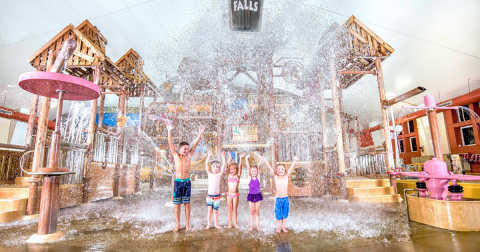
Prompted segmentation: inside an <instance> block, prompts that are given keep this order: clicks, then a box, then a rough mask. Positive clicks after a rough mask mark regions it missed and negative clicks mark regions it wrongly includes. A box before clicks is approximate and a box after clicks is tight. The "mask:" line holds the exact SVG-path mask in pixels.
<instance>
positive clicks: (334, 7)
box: [0, 0, 480, 127]
mask: <svg viewBox="0 0 480 252" xmlns="http://www.w3.org/2000/svg"><path fill="white" fill-rule="evenodd" d="M226 3H227V0H203V1H198V0H182V1H178V0H123V1H121V0H84V1H75V0H45V1H35V0H22V1H7V0H0V93H3V94H4V97H1V96H0V106H2V105H3V100H4V99H5V107H8V108H12V109H19V108H21V107H23V108H28V107H29V104H30V94H29V93H27V92H25V91H23V90H21V89H20V88H18V85H17V79H18V76H19V75H20V74H21V73H22V72H26V71H32V70H34V69H33V68H32V67H31V66H30V65H29V64H28V63H27V62H26V60H27V58H28V57H30V56H31V55H32V54H33V53H34V52H35V51H36V50H38V49H39V48H40V47H41V46H43V45H44V44H45V43H46V42H47V41H48V40H50V39H51V38H52V37H53V36H55V35H56V34H57V33H58V32H59V31H61V30H62V29H63V28H64V27H65V26H67V25H68V24H70V23H72V24H73V25H78V24H80V23H81V22H82V21H84V20H85V19H88V20H89V21H90V22H91V23H92V24H93V25H95V26H97V27H98V28H99V29H100V31H101V33H102V34H103V35H104V36H105V37H106V38H107V40H108V44H107V47H106V54H107V55H108V56H109V57H110V58H111V59H112V60H113V61H116V60H117V59H119V58H120V57H121V56H122V55H123V54H124V53H125V52H127V51H128V50H129V49H130V48H133V49H134V50H136V51H137V52H138V53H139V54H140V55H141V56H142V58H144V60H145V71H146V73H147V75H148V76H150V78H151V79H152V80H153V81H154V83H155V84H156V85H160V84H161V83H162V82H163V81H164V80H165V78H166V75H167V74H169V75H173V74H175V71H176V69H177V67H178V64H179V63H180V61H181V59H182V57H184V56H187V55H183V54H182V52H183V51H182V50H183V49H182V46H185V45H184V44H181V43H180V42H179V41H180V40H182V39H184V38H185V41H187V40H188V38H187V37H186V36H185V34H188V32H189V31H190V30H192V27H196V28H195V29H197V30H202V29H205V30H208V29H209V28H208V27H199V26H201V24H197V23H196V22H198V20H202V19H201V17H202V15H207V14H206V13H209V12H213V14H215V13H217V12H222V10H223V12H224V13H225V11H226ZM292 3H293V4H295V5H296V6H300V7H298V9H297V11H298V12H300V13H302V11H305V13H309V14H311V13H314V14H315V15H318V16H326V17H327V16H328V18H327V19H324V20H323V21H325V20H326V21H325V22H326V23H325V24H323V26H318V27H328V25H329V24H331V23H332V22H333V21H334V22H337V23H338V24H343V23H345V21H346V20H347V19H348V18H349V17H350V16H351V15H355V16H356V17H357V18H358V19H359V20H361V21H362V22H363V23H364V24H365V25H367V26H368V27H369V28H370V29H371V30H373V31H374V32H375V33H376V34H377V35H378V36H379V37H381V38H382V39H383V40H384V41H386V42H387V43H388V44H389V45H390V46H392V47H393V48H394V49H395V52H394V53H393V54H392V55H391V56H390V58H388V59H386V60H385V61H384V63H383V70H384V77H385V86H386V89H387V91H392V92H396V93H397V94H401V93H403V92H406V91H408V90H410V89H412V88H414V87H417V86H422V87H425V88H427V90H428V92H429V93H430V94H434V95H435V96H436V98H437V101H443V100H447V99H451V98H453V97H456V96H459V95H462V94H465V93H467V92H468V91H469V88H470V90H473V89H476V88H480V19H479V16H478V13H480V1H478V0H457V1H451V0H443V1H439V0H431V1H429V0H410V1H405V0H351V1H313V0H305V1H295V2H291V1H288V0H283V1H274V0H265V7H264V18H265V19H270V21H272V22H273V21H275V22H277V21H278V20H284V21H285V24H280V25H284V26H285V27H289V22H290V21H291V22H300V21H299V20H301V19H304V18H305V17H302V15H298V14H299V13H294V14H295V15H293V14H292V15H288V14H289V9H288V8H286V7H284V6H285V5H289V4H290V5H292ZM282 8H283V9H282ZM280 9H282V10H283V11H279V10H280ZM208 15H210V16H208V17H209V18H213V19H215V18H218V19H222V13H220V15H212V14H211V13H210V14H208ZM275 15H277V16H278V15H285V16H289V17H288V19H275V17H276V16H275ZM294 19H297V21H296V20H294ZM292 20H293V21H292ZM290 29H297V28H296V27H295V26H290ZM322 29H323V28H318V38H319V37H320V36H321V34H322V33H323V31H324V30H322ZM286 30H287V29H286ZM205 34H208V32H207V31H206V33H205ZM207 39H208V38H207ZM177 42H178V44H177ZM296 43H298V40H297V41H296ZM175 46H177V47H178V48H176V47H175ZM160 47H161V48H163V49H159V48H160ZM152 52H157V53H152ZM158 52H165V53H163V54H169V53H170V54H171V55H170V56H169V58H158V57H159V56H158ZM190 53H191V52H190ZM303 53H304V54H308V53H309V51H308V50H305V49H303ZM166 59H168V60H166ZM159 61H163V63H162V65H161V66H160V65H157V64H159V63H158V62H159ZM167 61H168V64H167V63H165V62H167ZM281 85H285V83H283V84H281ZM469 85H470V87H469ZM359 98H360V99H359ZM117 100H118V99H116V98H115V97H113V96H112V97H111V98H109V100H108V102H109V103H110V105H115V104H116V102H117ZM407 102H409V103H413V104H421V103H422V102H423V101H422V98H421V96H417V97H413V98H410V99H408V100H407ZM344 103H345V110H346V112H347V113H350V114H354V115H358V116H359V118H360V120H361V123H362V125H364V127H366V125H367V124H369V123H372V122H375V121H376V122H379V121H381V114H380V102H379V98H378V87H377V82H376V77H375V76H365V77H364V78H362V79H361V80H360V81H359V82H357V83H356V84H355V85H353V86H352V87H350V88H349V89H347V90H345V91H344ZM129 104H130V106H135V102H134V101H133V102H130V103H129ZM108 105H109V104H107V106H108ZM67 107H68V106H67ZM395 108H396V110H397V115H399V114H405V113H407V112H408V111H406V110H403V111H400V105H395Z"/></svg>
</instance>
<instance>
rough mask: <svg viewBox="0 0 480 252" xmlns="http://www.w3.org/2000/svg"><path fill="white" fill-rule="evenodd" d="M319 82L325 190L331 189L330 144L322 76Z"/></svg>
mask: <svg viewBox="0 0 480 252" xmlns="http://www.w3.org/2000/svg"><path fill="white" fill-rule="evenodd" d="M317 78H318V79H317V82H318V86H319V88H320V90H319V91H320V92H319V95H320V113H321V114H320V116H321V118H322V155H323V167H324V170H323V176H324V178H325V179H326V180H325V181H327V182H326V183H324V186H325V191H326V192H328V191H329V188H330V186H329V183H328V178H329V175H330V173H329V171H328V158H327V144H328V139H327V138H328V136H327V134H328V129H327V111H326V109H325V87H324V81H323V80H320V77H317Z"/></svg>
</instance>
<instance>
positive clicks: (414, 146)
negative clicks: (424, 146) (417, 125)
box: [410, 137, 418, 152]
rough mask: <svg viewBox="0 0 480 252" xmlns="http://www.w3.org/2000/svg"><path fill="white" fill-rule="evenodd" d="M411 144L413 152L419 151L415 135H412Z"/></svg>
mask: <svg viewBox="0 0 480 252" xmlns="http://www.w3.org/2000/svg"><path fill="white" fill-rule="evenodd" d="M410 146H411V147H412V152H414V151H417V150H418V149H417V139H416V138H415V137H410Z"/></svg>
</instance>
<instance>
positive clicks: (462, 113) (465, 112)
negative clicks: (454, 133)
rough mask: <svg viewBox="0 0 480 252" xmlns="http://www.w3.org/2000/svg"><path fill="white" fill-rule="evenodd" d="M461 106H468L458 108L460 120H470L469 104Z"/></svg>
mask: <svg viewBox="0 0 480 252" xmlns="http://www.w3.org/2000/svg"><path fill="white" fill-rule="evenodd" d="M461 107H463V108H467V109H462V108H459V109H458V110H457V115H458V122H465V121H470V110H469V109H468V105H465V106H461Z"/></svg>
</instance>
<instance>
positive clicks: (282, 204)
mask: <svg viewBox="0 0 480 252" xmlns="http://www.w3.org/2000/svg"><path fill="white" fill-rule="evenodd" d="M263 161H264V162H265V164H266V165H267V167H268V169H269V170H270V172H271V173H272V175H273V176H274V178H275V189H276V190H275V194H276V195H275V196H276V197H277V199H276V200H275V218H276V219H277V233H280V232H281V231H283V232H288V231H287V229H286V228H285V224H286V221H287V217H288V213H289V211H290V202H289V200H288V180H289V177H290V175H292V173H293V169H294V168H295V162H296V161H297V155H295V156H294V157H293V163H292V165H291V166H290V168H289V169H288V171H287V172H286V171H285V166H284V165H283V164H279V165H277V171H276V172H275V171H274V170H273V169H272V167H271V166H270V164H268V162H267V159H266V158H263Z"/></svg>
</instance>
